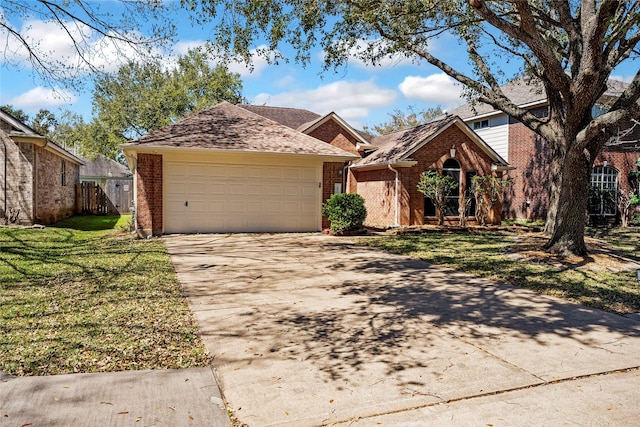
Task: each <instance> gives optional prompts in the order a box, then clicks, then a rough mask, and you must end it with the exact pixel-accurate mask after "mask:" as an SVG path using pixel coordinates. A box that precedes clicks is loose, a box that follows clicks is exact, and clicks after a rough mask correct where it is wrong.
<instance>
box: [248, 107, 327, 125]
mask: <svg viewBox="0 0 640 427" xmlns="http://www.w3.org/2000/svg"><path fill="white" fill-rule="evenodd" d="M238 107H240V108H244V109H245V110H247V111H251V112H252V113H256V114H258V115H260V116H262V117H266V118H268V119H271V120H273V121H274V122H278V123H280V124H281V125H285V126H288V127H290V128H291V129H298V130H299V128H300V127H301V126H302V125H304V124H305V123H309V122H313V121H315V120H318V119H320V118H321V117H322V116H320V114H316V113H314V112H312V111H309V110H302V109H298V108H283V107H270V106H266V105H239V106H238Z"/></svg>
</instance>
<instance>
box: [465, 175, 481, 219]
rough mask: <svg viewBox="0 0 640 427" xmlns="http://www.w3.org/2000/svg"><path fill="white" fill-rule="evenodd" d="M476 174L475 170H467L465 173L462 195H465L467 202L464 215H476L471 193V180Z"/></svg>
mask: <svg viewBox="0 0 640 427" xmlns="http://www.w3.org/2000/svg"><path fill="white" fill-rule="evenodd" d="M476 175H478V172H477V171H467V172H466V173H465V184H466V185H465V191H464V195H465V197H464V198H465V200H466V202H467V212H466V213H465V215H466V216H475V215H476V198H475V197H474V195H473V194H471V181H472V180H473V177H474V176H476Z"/></svg>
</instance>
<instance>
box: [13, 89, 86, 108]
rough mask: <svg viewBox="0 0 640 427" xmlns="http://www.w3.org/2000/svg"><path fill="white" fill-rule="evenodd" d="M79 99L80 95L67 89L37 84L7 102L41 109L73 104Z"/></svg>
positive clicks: (15, 105)
mask: <svg viewBox="0 0 640 427" xmlns="http://www.w3.org/2000/svg"><path fill="white" fill-rule="evenodd" d="M77 100H78V97H77V96H76V95H74V94H73V93H71V92H69V91H67V90H64V89H60V88H53V89H51V88H45V87H42V86H36V87H34V88H33V89H31V90H29V91H27V92H25V93H22V94H20V95H18V96H16V97H14V98H12V99H10V100H8V101H7V104H10V105H12V106H14V107H16V108H21V109H24V110H39V109H40V108H52V107H61V106H63V105H67V104H73V103H74V102H76V101H77Z"/></svg>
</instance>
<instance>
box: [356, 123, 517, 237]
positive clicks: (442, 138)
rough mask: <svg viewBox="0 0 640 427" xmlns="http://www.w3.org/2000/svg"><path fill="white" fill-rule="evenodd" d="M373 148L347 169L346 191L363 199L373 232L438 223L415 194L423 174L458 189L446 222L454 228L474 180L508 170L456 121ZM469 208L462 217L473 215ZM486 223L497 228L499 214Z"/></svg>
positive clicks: (398, 135) (392, 137)
mask: <svg viewBox="0 0 640 427" xmlns="http://www.w3.org/2000/svg"><path fill="white" fill-rule="evenodd" d="M371 144H373V145H375V146H377V147H378V148H377V149H376V150H375V151H374V152H373V153H372V154H370V155H368V156H367V157H364V158H362V159H360V160H357V161H355V162H353V164H352V165H351V166H350V167H349V177H348V192H350V193H358V194H360V195H361V196H362V197H363V198H364V199H365V205H366V207H367V213H368V215H367V219H366V222H365V224H366V225H368V226H374V227H383V228H384V227H390V226H408V225H422V224H427V223H436V222H437V218H438V217H437V212H436V209H435V207H434V206H433V204H432V203H431V201H430V200H429V199H427V198H425V197H424V195H423V194H422V193H420V192H419V191H418V189H417V187H418V182H419V181H420V177H421V176H422V175H423V174H424V172H425V171H429V170H434V171H437V172H438V173H439V174H442V175H449V176H451V177H453V178H454V179H455V180H456V181H457V182H458V183H459V186H458V188H457V189H455V190H454V193H453V194H452V195H451V196H450V200H449V203H448V206H449V207H448V208H447V211H446V212H445V219H446V220H447V222H448V223H456V224H457V223H458V220H459V213H458V207H459V206H460V203H463V200H462V199H463V197H464V194H465V192H466V190H467V187H468V186H469V184H470V182H471V178H472V177H473V176H474V175H482V176H486V175H493V176H495V177H498V178H500V177H502V174H503V172H504V171H505V170H508V169H509V165H508V164H507V162H506V161H505V160H504V159H502V158H501V157H500V156H499V155H498V154H497V153H496V152H495V151H494V150H493V149H492V148H491V147H489V145H487V144H486V143H485V142H484V141H483V140H482V139H480V138H478V136H477V135H476V134H475V133H474V132H473V131H472V130H471V129H470V128H469V127H468V126H467V125H466V124H465V123H464V122H463V121H462V120H461V119H460V118H459V117H457V116H447V117H444V118H441V119H439V120H434V121H432V122H429V123H426V124H423V125H420V126H417V127H415V128H412V129H405V130H402V131H399V132H395V133H392V134H389V135H382V136H377V137H373V138H372V140H371ZM474 209H475V206H474V205H471V209H470V211H468V213H467V216H468V217H471V218H472V219H473V217H474V216H475V211H474ZM489 220H490V221H491V222H494V223H495V222H497V223H499V222H500V220H501V218H500V209H499V208H497V209H494V210H493V212H492V215H491V216H490V218H489Z"/></svg>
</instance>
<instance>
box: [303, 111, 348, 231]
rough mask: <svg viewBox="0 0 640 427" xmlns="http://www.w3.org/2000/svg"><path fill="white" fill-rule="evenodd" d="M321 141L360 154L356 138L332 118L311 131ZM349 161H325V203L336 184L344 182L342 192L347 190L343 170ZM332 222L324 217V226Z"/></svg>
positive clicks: (323, 199) (323, 169) (325, 227)
mask: <svg viewBox="0 0 640 427" xmlns="http://www.w3.org/2000/svg"><path fill="white" fill-rule="evenodd" d="M309 136H312V137H314V138H316V139H319V140H320V141H324V142H326V143H328V144H330V145H333V146H334V147H338V148H341V149H342V150H344V151H346V152H348V153H352V154H356V155H360V154H359V153H358V150H357V149H356V144H357V141H356V138H355V137H354V136H353V135H351V134H350V133H349V132H347V131H346V130H345V129H344V128H343V127H342V126H340V124H339V123H337V122H336V121H335V120H333V119H330V120H328V121H326V122H325V123H323V124H322V125H320V126H318V127H317V128H316V129H314V130H313V131H312V132H310V133H309ZM347 164H348V163H347V162H344V163H343V162H325V163H324V165H323V167H322V203H325V202H326V201H327V200H328V199H329V198H330V197H331V196H332V195H333V194H334V193H333V190H334V186H335V184H338V183H339V184H342V192H343V193H344V192H346V189H345V188H344V187H345V185H344V177H343V171H344V167H345V166H346V165H347ZM330 225H331V223H330V222H329V220H328V219H327V218H326V217H324V216H323V217H322V228H323V229H327V228H329V227H330Z"/></svg>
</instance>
